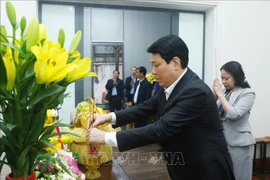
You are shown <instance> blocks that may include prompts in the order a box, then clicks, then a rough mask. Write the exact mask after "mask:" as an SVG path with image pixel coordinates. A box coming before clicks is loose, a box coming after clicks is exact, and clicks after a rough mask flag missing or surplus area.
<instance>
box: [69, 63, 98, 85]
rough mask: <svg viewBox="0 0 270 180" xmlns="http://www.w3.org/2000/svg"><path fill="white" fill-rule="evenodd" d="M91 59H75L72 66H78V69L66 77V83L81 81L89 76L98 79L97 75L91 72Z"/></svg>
mask: <svg viewBox="0 0 270 180" xmlns="http://www.w3.org/2000/svg"><path fill="white" fill-rule="evenodd" d="M91 63H92V61H91V59H89V58H83V59H79V58H77V59H75V60H73V61H72V62H71V63H70V64H76V65H77V68H76V69H74V70H73V71H71V72H70V73H68V74H67V76H66V79H65V80H66V82H67V83H72V82H74V81H76V80H78V79H81V78H83V77H86V76H89V77H97V74H96V73H94V72H89V70H90V68H91Z"/></svg>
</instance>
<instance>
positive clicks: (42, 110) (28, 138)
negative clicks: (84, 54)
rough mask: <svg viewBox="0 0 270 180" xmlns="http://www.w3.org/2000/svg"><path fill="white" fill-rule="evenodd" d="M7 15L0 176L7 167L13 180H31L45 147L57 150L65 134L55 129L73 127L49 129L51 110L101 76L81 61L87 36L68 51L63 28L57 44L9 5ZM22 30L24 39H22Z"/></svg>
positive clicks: (0, 66)
mask: <svg viewBox="0 0 270 180" xmlns="http://www.w3.org/2000/svg"><path fill="white" fill-rule="evenodd" d="M6 12H7V16H8V19H9V21H10V24H11V26H12V34H11V35H7V34H8V33H7V32H6V28H5V26H3V25H1V27H0V115H1V116H2V118H1V119H0V130H2V131H3V135H2V137H1V138H0V157H1V159H0V171H1V169H2V166H3V164H6V165H8V166H9V167H10V169H11V176H12V177H13V178H20V177H24V178H25V179H26V178H27V176H28V175H30V174H33V172H34V169H35V167H36V165H37V163H38V162H39V158H42V156H40V157H37V154H38V152H39V151H41V150H42V149H43V148H44V146H49V147H52V148H53V146H52V145H51V143H50V141H49V138H51V137H54V136H58V135H59V133H57V132H54V129H55V127H56V126H59V127H63V126H68V125H66V124H63V123H60V122H55V123H52V124H51V125H48V126H44V122H45V120H46V111H47V109H53V108H56V107H57V106H58V105H59V104H62V103H63V100H64V98H65V97H66V94H65V91H66V88H67V86H68V85H69V84H71V83H73V82H75V81H77V80H79V79H82V78H84V77H86V76H90V77H91V76H97V75H96V74H95V73H94V72H89V70H90V68H91V60H90V59H89V58H81V55H80V52H79V51H77V50H76V49H77V47H78V45H79V43H80V41H81V36H82V33H81V31H78V32H76V34H75V35H74V37H73V39H72V42H71V45H70V48H69V50H68V51H67V50H66V49H65V48H64V42H65V33H64V30H63V29H60V30H59V33H58V42H56V43H53V42H52V41H49V40H47V35H46V29H45V27H44V25H42V24H40V23H39V20H38V19H37V18H33V20H32V21H31V22H30V24H29V26H28V27H27V24H26V19H25V18H24V17H22V18H21V20H20V22H19V23H18V22H17V17H16V12H15V9H14V7H13V5H12V3H10V2H7V3H6ZM19 30H20V36H19V37H16V32H17V31H19ZM1 116H0V117H1ZM61 133H62V132H61ZM63 134H64V133H63Z"/></svg>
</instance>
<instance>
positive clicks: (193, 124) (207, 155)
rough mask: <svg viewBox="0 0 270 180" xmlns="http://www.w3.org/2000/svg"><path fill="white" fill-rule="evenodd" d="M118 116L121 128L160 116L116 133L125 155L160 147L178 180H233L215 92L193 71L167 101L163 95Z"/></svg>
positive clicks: (161, 92)
mask: <svg viewBox="0 0 270 180" xmlns="http://www.w3.org/2000/svg"><path fill="white" fill-rule="evenodd" d="M115 114H116V118H117V121H116V125H115V126H116V127H118V126H122V125H124V124H128V123H131V122H134V121H136V120H137V121H139V120H140V119H141V117H145V116H151V115H155V114H157V116H158V117H159V119H158V120H157V121H156V122H155V123H153V124H149V125H147V126H144V127H141V128H135V129H130V130H127V131H120V132H117V134H116V138H117V143H118V147H119V150H120V151H125V150H129V149H132V148H136V147H140V146H144V145H147V144H153V143H159V144H160V145H161V148H162V149H161V152H163V154H164V157H165V160H166V162H167V168H168V173H169V175H170V177H171V179H173V180H233V179H234V176H233V172H232V162H231V158H230V155H229V153H228V149H227V144H226V142H225V138H224V134H223V132H222V127H221V123H220V118H219V114H218V110H217V106H216V101H215V99H214V96H213V93H212V91H211V89H210V88H209V87H208V86H207V85H206V84H205V83H204V82H203V81H202V80H201V79H200V78H199V77H198V76H197V75H196V74H195V73H194V72H192V71H191V70H190V69H188V70H187V72H186V74H185V75H184V76H183V77H182V78H181V80H180V81H179V82H178V83H177V85H176V87H175V88H174V90H173V92H172V93H171V95H170V97H169V99H168V100H167V101H166V99H165V93H164V91H159V93H158V94H157V95H155V96H153V97H152V98H151V99H149V100H148V101H145V102H144V103H141V104H139V105H137V106H133V107H130V108H128V109H126V110H124V111H118V112H116V113H115Z"/></svg>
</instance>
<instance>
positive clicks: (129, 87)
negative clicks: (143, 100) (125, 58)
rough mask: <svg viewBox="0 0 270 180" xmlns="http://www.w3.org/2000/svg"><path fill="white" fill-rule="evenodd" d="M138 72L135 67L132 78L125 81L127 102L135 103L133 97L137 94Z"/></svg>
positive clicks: (132, 69)
mask: <svg viewBox="0 0 270 180" xmlns="http://www.w3.org/2000/svg"><path fill="white" fill-rule="evenodd" d="M136 72H137V67H135V66H133V67H132V68H131V76H129V77H127V78H126V81H125V89H126V98H127V102H132V101H133V96H134V93H135V83H136V81H137V77H136Z"/></svg>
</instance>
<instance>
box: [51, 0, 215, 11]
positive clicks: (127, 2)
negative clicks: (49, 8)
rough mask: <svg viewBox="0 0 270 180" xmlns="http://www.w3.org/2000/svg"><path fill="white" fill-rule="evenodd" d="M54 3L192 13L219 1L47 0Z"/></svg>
mask: <svg viewBox="0 0 270 180" xmlns="http://www.w3.org/2000/svg"><path fill="white" fill-rule="evenodd" d="M47 1H52V2H76V3H91V4H102V5H118V6H138V7H154V8H164V9H179V10H191V11H207V10H208V9H211V8H213V7H215V6H216V5H217V4H218V1H202V0H201V1H200V0H193V1H179V0H47Z"/></svg>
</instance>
